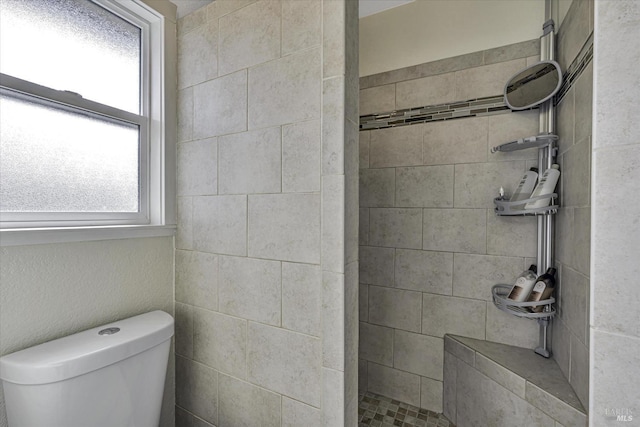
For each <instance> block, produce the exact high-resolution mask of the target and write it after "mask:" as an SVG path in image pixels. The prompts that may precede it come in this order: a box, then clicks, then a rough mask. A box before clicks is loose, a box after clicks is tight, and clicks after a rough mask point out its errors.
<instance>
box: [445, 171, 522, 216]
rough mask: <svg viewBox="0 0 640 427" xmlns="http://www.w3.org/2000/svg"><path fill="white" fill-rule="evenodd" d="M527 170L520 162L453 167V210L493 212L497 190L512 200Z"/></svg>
mask: <svg viewBox="0 0 640 427" xmlns="http://www.w3.org/2000/svg"><path fill="white" fill-rule="evenodd" d="M526 170H527V169H526V167H525V163H524V162H523V161H511V162H492V163H474V164H466V165H456V166H455V190H454V191H455V197H454V201H453V203H454V206H455V207H456V208H487V209H493V208H494V207H495V205H494V203H493V199H494V198H495V197H498V194H499V192H500V187H503V188H504V191H505V194H507V195H508V196H511V195H512V194H513V192H514V191H515V189H516V188H517V187H518V184H519V183H520V179H521V178H522V176H523V175H524V173H525V172H526Z"/></svg>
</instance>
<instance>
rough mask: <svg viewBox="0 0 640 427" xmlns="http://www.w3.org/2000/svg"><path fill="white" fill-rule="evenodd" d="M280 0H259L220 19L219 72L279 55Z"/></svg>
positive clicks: (233, 69)
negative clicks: (262, 0)
mask: <svg viewBox="0 0 640 427" xmlns="http://www.w3.org/2000/svg"><path fill="white" fill-rule="evenodd" d="M280 27H281V8H280V2H271V1H265V2H256V3H254V4H252V5H250V6H248V7H245V8H243V9H240V10H238V11H236V12H233V13H230V14H228V15H226V16H223V17H222V18H220V44H219V46H218V50H219V55H220V58H219V64H218V67H219V69H220V74H221V75H222V74H228V73H232V72H234V71H237V70H239V69H241V68H247V67H250V66H252V65H256V64H260V63H262V62H266V61H269V60H271V59H276V58H278V57H279V56H280V38H281V34H280Z"/></svg>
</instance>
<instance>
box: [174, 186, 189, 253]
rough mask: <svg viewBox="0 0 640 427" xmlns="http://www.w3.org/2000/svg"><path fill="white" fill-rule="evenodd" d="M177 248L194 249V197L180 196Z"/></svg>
mask: <svg viewBox="0 0 640 427" xmlns="http://www.w3.org/2000/svg"><path fill="white" fill-rule="evenodd" d="M177 208H178V209H177V210H178V225H177V227H176V241H175V245H176V249H193V198H191V197H178V206H177Z"/></svg>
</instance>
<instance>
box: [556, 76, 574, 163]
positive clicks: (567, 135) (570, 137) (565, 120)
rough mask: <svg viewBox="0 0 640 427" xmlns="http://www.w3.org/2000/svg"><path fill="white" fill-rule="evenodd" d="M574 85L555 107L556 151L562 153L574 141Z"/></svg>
mask: <svg viewBox="0 0 640 427" xmlns="http://www.w3.org/2000/svg"><path fill="white" fill-rule="evenodd" d="M575 92H576V90H575V86H573V87H572V88H571V89H570V90H569V92H567V94H566V95H565V96H564V98H562V101H560V104H558V106H557V108H556V117H557V123H558V124H557V126H556V132H557V133H558V137H559V139H558V151H559V152H560V153H564V152H565V151H567V150H568V149H569V148H570V147H571V146H572V145H573V142H574V131H575Z"/></svg>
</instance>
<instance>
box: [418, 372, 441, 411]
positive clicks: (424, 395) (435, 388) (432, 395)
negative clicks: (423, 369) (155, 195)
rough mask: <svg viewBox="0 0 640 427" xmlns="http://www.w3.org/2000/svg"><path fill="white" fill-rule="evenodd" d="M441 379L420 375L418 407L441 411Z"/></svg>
mask: <svg viewBox="0 0 640 427" xmlns="http://www.w3.org/2000/svg"><path fill="white" fill-rule="evenodd" d="M442 389H443V387H442V381H436V380H432V379H431V378H425V377H420V407H421V408H425V409H428V410H430V411H433V412H435V413H438V414H439V413H442V394H443V390H442Z"/></svg>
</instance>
